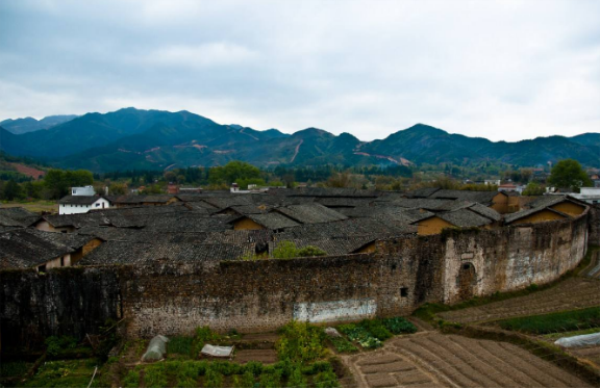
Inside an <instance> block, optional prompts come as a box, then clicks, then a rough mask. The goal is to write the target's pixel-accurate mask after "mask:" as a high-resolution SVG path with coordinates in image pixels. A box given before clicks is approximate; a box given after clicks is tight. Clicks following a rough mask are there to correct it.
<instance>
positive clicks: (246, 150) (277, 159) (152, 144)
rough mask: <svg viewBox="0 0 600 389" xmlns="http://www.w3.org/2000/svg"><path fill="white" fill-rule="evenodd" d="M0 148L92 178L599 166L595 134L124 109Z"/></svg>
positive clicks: (4, 141) (6, 135)
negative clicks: (328, 126)
mask: <svg viewBox="0 0 600 389" xmlns="http://www.w3.org/2000/svg"><path fill="white" fill-rule="evenodd" d="M0 149H1V150H2V151H4V152H6V153H8V154H10V155H17V156H31V157H36V158H44V159H45V160H49V161H51V163H52V164H53V165H55V166H58V167H63V168H73V169H78V168H84V169H90V170H92V171H96V172H102V171H114V170H131V169H152V170H156V169H170V168H174V167H187V166H200V165H201V166H213V165H222V164H225V163H227V162H228V161H231V160H242V161H246V162H249V163H252V164H254V165H257V166H261V167H269V166H277V165H290V166H318V165H323V164H342V165H372V164H377V165H412V164H417V165H418V164H421V163H430V164H438V163H442V162H446V163H448V162H451V163H454V164H457V165H463V164H469V163H478V162H482V161H491V162H502V163H509V164H514V165H518V166H535V165H539V164H541V165H545V164H546V163H547V162H548V161H552V162H555V161H557V160H560V159H565V158H574V159H577V160H578V161H580V162H581V163H582V164H583V165H586V166H600V133H588V134H582V135H578V136H575V137H572V138H566V137H561V136H551V137H547V138H536V139H533V140H524V141H520V142H491V141H489V140H487V139H484V138H469V137H467V136H463V135H458V134H449V133H447V132H446V131H443V130H440V129H437V128H434V127H430V126H427V125H424V124H417V125H415V126H413V127H411V128H408V129H406V130H401V131H398V132H396V133H394V134H391V135H390V136H388V137H387V138H385V139H382V140H375V141H372V142H362V141H360V140H358V139H357V138H356V137H354V136H353V135H351V134H348V133H343V134H340V135H337V136H336V135H333V134H331V133H329V132H327V131H324V130H321V129H317V128H308V129H305V130H302V131H298V132H296V133H294V134H291V135H289V134H284V133H281V132H280V131H278V130H275V129H270V130H267V131H257V130H254V129H252V128H248V127H243V126H240V125H221V124H218V123H215V122H214V121H212V120H210V119H208V118H205V117H202V116H199V115H196V114H193V113H190V112H187V111H180V112H166V111H156V110H138V109H135V108H125V109H121V110H118V111H115V112H110V113H106V114H100V113H89V114H86V115H83V116H79V117H76V118H74V119H72V120H69V121H66V122H64V123H61V124H58V125H55V126H53V127H50V128H49V129H47V130H44V131H34V132H28V133H25V134H13V133H11V132H9V131H7V130H6V129H3V128H0Z"/></svg>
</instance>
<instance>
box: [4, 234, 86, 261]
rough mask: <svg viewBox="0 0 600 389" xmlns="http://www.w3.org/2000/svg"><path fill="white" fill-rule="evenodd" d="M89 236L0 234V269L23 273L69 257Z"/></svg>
mask: <svg viewBox="0 0 600 389" xmlns="http://www.w3.org/2000/svg"><path fill="white" fill-rule="evenodd" d="M94 238H95V237H93V236H84V235H78V234H63V233H53V232H44V231H38V230H36V229H33V228H27V229H20V230H15V231H10V232H5V233H2V234H0V268H3V269H7V268H17V269H26V268H30V267H34V266H38V265H41V264H43V263H45V262H48V261H50V260H52V259H56V258H58V257H61V256H63V255H66V254H69V253H72V252H74V251H76V250H77V249H79V248H81V247H82V246H83V245H84V244H86V243H87V242H89V241H90V240H92V239H94Z"/></svg>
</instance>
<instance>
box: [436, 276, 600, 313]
mask: <svg viewBox="0 0 600 389" xmlns="http://www.w3.org/2000/svg"><path fill="white" fill-rule="evenodd" d="M597 306H600V279H593V278H583V277H573V278H570V279H567V280H565V281H564V282H561V283H560V284H558V285H556V286H554V287H552V288H549V289H546V290H543V291H540V292H536V293H532V294H530V295H527V296H523V297H516V298H512V299H509V300H505V301H499V302H496V303H491V304H487V305H483V306H480V307H473V308H467V309H461V310H458V311H450V312H444V313H440V314H438V316H440V317H441V318H443V319H444V320H447V321H452V322H458V323H475V322H486V321H495V320H500V319H507V318H510V317H519V316H531V315H541V314H546V313H551V312H559V311H571V310H575V309H581V308H590V307H597Z"/></svg>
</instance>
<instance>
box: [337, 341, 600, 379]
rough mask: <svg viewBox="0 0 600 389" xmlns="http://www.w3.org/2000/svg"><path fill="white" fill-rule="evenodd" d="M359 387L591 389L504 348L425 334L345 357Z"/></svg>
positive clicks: (508, 346)
mask: <svg viewBox="0 0 600 389" xmlns="http://www.w3.org/2000/svg"><path fill="white" fill-rule="evenodd" d="M343 359H344V361H345V363H346V364H347V365H348V366H349V367H350V370H351V371H352V372H353V374H354V376H355V378H356V381H357V383H358V385H359V386H364V387H371V388H382V387H411V388H417V387H589V385H588V384H587V383H586V382H585V381H583V380H581V379H579V378H578V377H576V376H575V375H573V374H571V373H569V372H567V371H564V370H562V369H560V368H559V367H557V366H555V365H553V364H552V363H550V362H547V361H544V360H543V359H541V358H539V357H536V356H535V355H533V354H530V353H529V352H527V351H525V350H523V349H521V348H519V347H517V346H515V345H512V344H510V343H505V342H495V341H491V340H479V339H471V338H466V337H462V336H457V335H443V334H440V333H438V332H424V333H418V334H415V335H412V336H406V337H400V338H395V339H392V340H390V341H388V342H386V345H385V346H384V347H383V348H382V349H380V350H379V351H375V352H369V353H362V354H358V355H353V356H345V357H343Z"/></svg>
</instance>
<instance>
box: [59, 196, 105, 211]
mask: <svg viewBox="0 0 600 389" xmlns="http://www.w3.org/2000/svg"><path fill="white" fill-rule="evenodd" d="M106 208H110V203H109V202H108V200H105V199H104V198H102V197H100V198H98V200H96V201H95V202H94V203H93V204H92V205H74V204H59V206H58V214H59V215H71V214H74V213H87V212H89V211H90V210H92V209H106Z"/></svg>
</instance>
